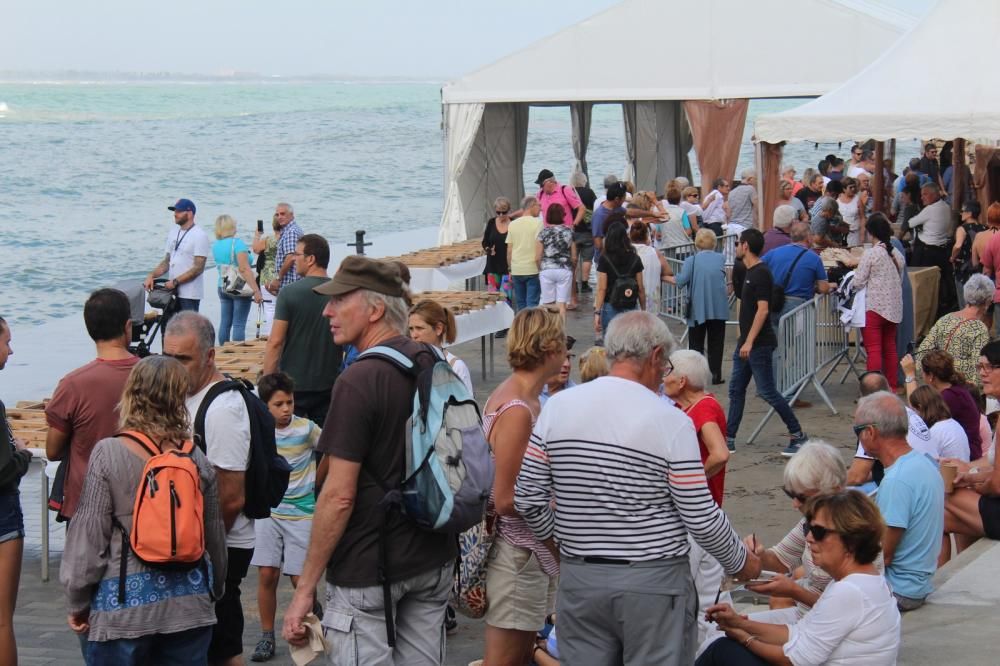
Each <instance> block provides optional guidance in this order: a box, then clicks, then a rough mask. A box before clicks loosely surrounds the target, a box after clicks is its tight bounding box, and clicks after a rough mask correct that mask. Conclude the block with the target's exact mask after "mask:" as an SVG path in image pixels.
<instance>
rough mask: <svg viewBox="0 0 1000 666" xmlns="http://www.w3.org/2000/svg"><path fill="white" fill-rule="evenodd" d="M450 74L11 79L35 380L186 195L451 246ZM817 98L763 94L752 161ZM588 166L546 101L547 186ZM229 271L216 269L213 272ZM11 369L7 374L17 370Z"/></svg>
mask: <svg viewBox="0 0 1000 666" xmlns="http://www.w3.org/2000/svg"><path fill="white" fill-rule="evenodd" d="M439 88H440V85H439V84H438V83H433V82H419V83H416V82H414V83H400V82H332V81H317V82H302V81H297V82H277V81H271V80H266V81H240V82H212V81H197V82H136V81H128V82H113V81H95V82H80V81H73V82H69V81H67V82H61V83H60V82H6V83H0V147H2V148H0V164H2V168H0V174H2V175H0V246H2V247H3V249H4V258H5V262H4V270H3V271H2V272H0V316H3V317H5V318H6V319H7V320H8V321H10V322H11V323H12V325H13V327H14V329H15V331H16V334H17V338H18V339H19V340H21V341H24V340H25V339H28V340H31V341H33V342H35V344H36V345H38V349H37V350H32V351H31V353H30V354H24V353H21V354H18V355H17V356H16V361H12V363H14V365H17V366H22V370H23V371H25V372H27V373H29V375H30V376H31V378H32V382H33V383H34V381H35V380H36V378H37V380H38V381H39V382H41V384H39V386H45V385H47V386H54V384H55V379H57V378H58V377H59V376H61V374H62V373H63V372H65V371H66V369H67V368H66V367H51V366H53V365H55V363H54V362H53V361H52V360H51V359H48V360H47V363H48V365H46V359H47V355H46V354H45V352H43V351H41V350H42V349H45V348H48V347H53V346H55V347H58V346H59V345H60V340H64V339H73V340H75V341H77V342H80V341H81V340H82V349H83V351H81V352H79V354H82V358H81V362H82V361H84V360H86V357H87V355H89V353H90V352H89V350H88V344H87V340H86V336H85V334H83V335H81V330H82V326H81V324H82V322H81V312H82V304H83V302H84V300H85V299H86V296H87V294H88V293H89V292H90V291H91V290H93V289H95V288H98V287H101V286H105V285H108V284H112V283H114V282H117V281H118V280H122V279H131V278H141V277H142V276H144V275H145V274H146V273H147V272H148V271H149V270H150V268H152V267H153V266H154V265H155V264H156V263H157V262H158V261H159V260H160V258H161V257H162V256H163V253H164V243H165V237H166V234H167V232H168V231H169V230H171V229H172V228H173V217H172V214H171V213H170V212H169V211H167V210H166V207H167V206H168V205H171V204H172V203H173V202H174V201H175V200H176V199H177V198H179V197H187V198H190V199H193V200H194V201H195V203H196V204H197V206H198V217H197V219H198V222H199V223H200V224H202V225H203V226H206V227H208V228H211V226H212V224H213V222H214V220H215V218H216V216H218V215H220V214H222V213H228V214H230V215H232V216H233V217H235V218H236V220H237V222H238V233H239V234H240V235H241V237H243V238H246V239H249V238H250V236H252V233H253V229H254V228H255V226H256V220H257V219H263V220H265V223H269V222H270V219H271V215H272V213H273V211H274V205H275V203H276V202H278V201H288V202H291V203H292V204H293V205H294V206H295V211H296V218H297V219H298V221H299V223H300V224H301V226H302V227H303V228H304V229H305V230H307V231H309V232H317V233H320V234H322V235H324V236H325V237H326V238H327V239H329V240H330V242H331V246H332V247H333V248H334V251H335V256H338V255H343V254H345V253H347V252H348V251H349V250H348V249H347V247H346V243H347V242H348V241H351V240H353V239H354V231H355V230H356V229H365V230H366V231H367V232H368V237H369V239H372V240H374V241H375V245H374V246H372V247H371V248H369V250H368V251H369V253H370V254H372V255H374V256H384V255H386V254H394V253H398V252H400V251H403V250H405V249H416V248H415V247H413V245H421V246H428V245H433V244H434V242H435V236H434V228H435V227H436V226H437V225H438V223H439V221H440V216H441V206H442V198H443V197H442V189H443V187H442V183H443V169H442V163H443V146H442V133H441V106H440V93H439ZM800 103H801V101H800V100H766V101H759V102H753V103H751V107H750V114H749V118H748V122H747V130H746V133H745V136H744V143H743V146H742V151H741V157H740V165H739V167H738V170H739V169H742V168H743V167H745V166H752V164H753V150H752V145H751V143H750V141H749V137H750V128H751V127H752V121H753V117H754V116H756V115H757V114H759V113H766V112H773V111H778V110H783V109H786V108H791V107H793V106H795V105H797V104H800ZM914 151H915V147H912V150H910V152H911V153H912V152H914ZM787 152H788V161H790V162H791V163H793V164H796V165H797V166H798V167H799V169H800V170H801V169H803V168H805V167H806V166H809V165H815V164H816V162H817V161H818V160H819V159H821V158H822V157H823V156H824V155H826V154H827V153H829V152H836V153H838V154H840V155H846V154H847V152H848V146H843V147H840V148H839V149H838V146H836V145H823V146H819V147H815V146H813V145H812V144H797V145H793V146H791V147H789V148H788V151H787ZM900 153H901V154H906V153H907V149H901V151H900ZM588 161H589V164H590V173H591V175H592V177H593V179H594V181H595V182H596V183H600V182H601V180H602V178H603V176H604V174H607V173H618V174H620V173H622V172H623V171H624V165H625V143H624V131H623V128H622V120H621V107H620V106H618V105H599V106H597V107H595V109H594V116H593V127H592V137H591V143H590V149H589V154H588ZM572 163H573V155H572V147H571V142H570V120H569V111H568V109H566V108H559V107H538V108H532V109H531V123H530V129H529V137H528V149H527V156H526V159H525V165H524V174H525V181H526V184H527V187H528V189H529V191H530V189H531V188H533V187H534V186H533V185H531V184H530V183H531V182H532V181H533V180H534V176H535V174H537V173H538V171H539V170H540V169H542V168H550V169H552V170H553V171H555V172H556V174H557V176H559V177H560V178H562V179H563V180H567V179H568V174H569V169H570V168H571V165H572ZM409 231H412V232H413V233H412V234H407V233H404V232H409ZM215 276H216V274H215V271H214V270H210V271H208V272H207V274H206V278H207V280H208V281H207V284H208V285H209V286H211V284H212V282H213V281H214V280H215ZM206 299H207V302H206V303H204V304H203V308H204V307H205V306H206V305H207V306H209V311H210V312H211V311H213V310H217V306H214V301H216V300H217V299H215V297H214V296H213V295H212V292H211V289H209V293H208V294H207V295H206ZM213 306H214V307H213ZM39 340H45V341H46V343H45V346H44V347H43V346H41V343H39V342H37V341H39ZM22 344H23V342H22ZM39 355H42V356H43V357H46V358H41V359H39V358H37V357H38V356H39ZM74 358H75V356H74ZM10 367H11V366H10V365H9V366H8V372H7V373H5V377H4V382H3V383H4V384H7V383H8V380H10V379H13V377H12V376H11V374H10V372H9V370H10ZM36 370H37V371H38V372H39V373H41V375H38V374H37V373H36V372H35V371H36ZM50 375H51V377H50ZM45 382H48V383H47V384H45ZM11 390H13V389H10V387H9V386H5V387H4V390H3V391H2V392H0V393H3V394H6V396H10V393H11ZM41 390H44V389H37V390H35V389H32V391H31V393H32V395H30V396H25V395H19V396H17V397H19V398H20V397H37V396H35V395H34V393H36V392H38V391H41Z"/></svg>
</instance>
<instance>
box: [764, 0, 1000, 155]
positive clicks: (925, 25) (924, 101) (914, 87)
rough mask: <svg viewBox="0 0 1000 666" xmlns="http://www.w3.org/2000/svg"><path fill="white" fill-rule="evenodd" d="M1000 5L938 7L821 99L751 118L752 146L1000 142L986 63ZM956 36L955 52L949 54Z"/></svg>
mask: <svg viewBox="0 0 1000 666" xmlns="http://www.w3.org/2000/svg"><path fill="white" fill-rule="evenodd" d="M998 34H1000V3H998V2H981V1H980V0H941V1H940V2H939V3H938V5H937V6H936V7H934V8H933V9H932V10H931V11H930V12H929V13H928V14H927V16H926V17H925V18H924V20H923V21H922V22H921V23H920V24H919V25H918V26H917V27H915V28H914V29H913V30H911V31H910V32H909V33H907V34H906V35H905V36H903V37H902V38H901V39H900V40H899V41H898V42H896V43H895V44H894V45H893V46H891V47H890V48H889V49H888V50H887V51H886V52H885V53H884V54H883V55H882V56H881V57H880V58H878V59H877V60H875V61H874V62H873V63H872V64H871V65H870V66H868V67H867V68H866V69H864V70H863V71H861V72H860V73H859V74H857V75H856V76H854V77H853V78H851V79H849V80H848V81H847V82H845V83H844V84H843V85H841V86H840V87H838V88H836V89H834V90H832V91H831V92H829V93H827V94H825V95H823V96H822V97H820V98H819V99H816V100H813V101H811V102H809V103H807V104H803V105H802V106H800V107H798V108H795V109H791V110H789V111H785V112H783V113H776V114H769V115H765V116H760V117H759V118H757V120H756V123H755V125H754V136H755V138H756V139H757V140H758V141H763V142H767V143H778V142H780V141H815V142H830V141H849V140H854V139H876V140H880V141H884V140H887V139H922V138H930V137H936V138H940V139H957V138H965V139H972V140H975V139H989V140H996V139H1000V75H998V74H997V73H996V72H995V71H994V70H993V69H992V67H990V66H989V65H987V64H986V63H990V62H992V61H993V58H994V54H993V47H994V42H995V41H996V38H997V35H998ZM958 35H961V49H962V50H961V52H960V53H958V52H956V53H955V54H954V55H953V54H950V53H948V52H947V49H948V48H949V47H948V46H947V45H948V44H949V40H953V39H955V38H957V36H958Z"/></svg>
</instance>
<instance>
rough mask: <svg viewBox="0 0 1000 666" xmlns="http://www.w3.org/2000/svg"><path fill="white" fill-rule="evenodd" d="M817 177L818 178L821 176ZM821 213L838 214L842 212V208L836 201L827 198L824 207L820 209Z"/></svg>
mask: <svg viewBox="0 0 1000 666" xmlns="http://www.w3.org/2000/svg"><path fill="white" fill-rule="evenodd" d="M816 175H817V176H818V175H819V174H816ZM819 211H820V212H821V213H837V212H839V211H840V206H838V205H837V200H836V199H830V198H827V199H826V201H824V202H823V205H822V206H820V207H819Z"/></svg>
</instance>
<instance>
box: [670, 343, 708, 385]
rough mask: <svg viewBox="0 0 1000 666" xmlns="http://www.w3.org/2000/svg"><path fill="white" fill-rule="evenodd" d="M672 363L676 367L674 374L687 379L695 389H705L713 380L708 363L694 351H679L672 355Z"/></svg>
mask: <svg viewBox="0 0 1000 666" xmlns="http://www.w3.org/2000/svg"><path fill="white" fill-rule="evenodd" d="M670 363H671V364H672V365H673V366H674V374H675V375H677V376H678V377H684V378H685V379H687V383H688V385H689V386H690V387H691V388H693V389H703V388H705V387H706V386H708V382H709V380H711V379H712V371H711V370H709V369H708V361H707V360H706V359H705V357H704V356H702V355H701V354H700V353H698V352H696V351H695V350H693V349H678V350H677V351H675V352H674V353H673V354H671V355H670Z"/></svg>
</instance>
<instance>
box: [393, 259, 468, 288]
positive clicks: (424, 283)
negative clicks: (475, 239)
mask: <svg viewBox="0 0 1000 666" xmlns="http://www.w3.org/2000/svg"><path fill="white" fill-rule="evenodd" d="M485 269H486V256H485V255H483V256H482V257H476V258H475V259H469V260H468V261H462V262H459V263H457V264H451V265H449V266H437V267H434V268H423V267H414V268H410V290H411V291H413V292H421V291H448V290H449V289H450V288H451V285H452V284H453V283H455V282H458V281H460V280H466V279H468V278H473V277H476V276H477V275H482V274H483V270H485ZM463 289H464V287H463Z"/></svg>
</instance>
